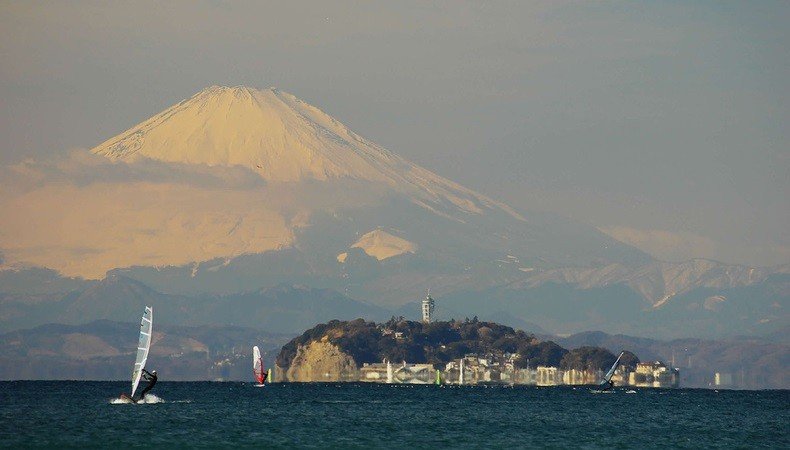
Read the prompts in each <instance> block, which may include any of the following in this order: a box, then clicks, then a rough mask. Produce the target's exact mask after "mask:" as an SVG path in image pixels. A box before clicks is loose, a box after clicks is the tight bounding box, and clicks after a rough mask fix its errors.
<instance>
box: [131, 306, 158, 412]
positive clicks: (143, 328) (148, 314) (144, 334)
mask: <svg viewBox="0 0 790 450" xmlns="http://www.w3.org/2000/svg"><path fill="white" fill-rule="evenodd" d="M153 329H154V310H153V308H151V307H150V306H146V307H145V312H144V313H143V319H142V320H141V321H140V339H139V340H138V341H137V357H136V358H135V360H134V371H132V395H131V397H132V398H134V393H135V391H136V390H137V385H139V384H140V377H141V376H142V375H143V369H144V368H145V363H146V361H148V350H150V348H151V334H152V333H153Z"/></svg>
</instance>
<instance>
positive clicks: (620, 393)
mask: <svg viewBox="0 0 790 450" xmlns="http://www.w3.org/2000/svg"><path fill="white" fill-rule="evenodd" d="M125 388H127V383H126V382H2V383H0V395H1V396H2V397H1V398H0V399H1V400H2V401H0V416H2V418H3V420H2V421H0V445H2V446H8V447H18V446H46V447H50V448H52V447H58V446H61V445H67V446H78V447H80V448H86V447H87V448H91V447H103V448H108V447H122V448H125V447H151V446H159V447H164V446H167V447H168V448H173V447H195V446H197V447H218V446H225V447H228V446H256V447H262V446H265V447H275V448H290V447H294V446H298V447H320V448H341V447H342V448H348V447H352V448H355V447H356V448H362V447H364V448H371V447H398V448H436V447H453V448H480V447H498V448H504V447H508V448H515V447H565V448H568V447H590V448H612V447H615V448H627V447H628V448H636V447H638V448H667V447H674V448H678V447H679V448H701V447H719V448H733V447H767V448H787V447H788V445H790V439H789V438H788V432H787V424H788V420H790V394H788V392H787V391H786V390H782V391H760V392H745V391H712V390H688V389H675V390H653V389H648V390H642V389H639V390H636V392H635V393H626V390H621V389H618V390H616V391H615V392H614V393H610V394H594V393H591V392H590V390H589V389H587V388H581V387H580V388H576V389H573V388H534V387H512V388H511V387H501V386H498V387H485V386H477V387H472V386H464V387H457V386H444V387H436V386H432V385H427V386H426V385H376V384H272V385H268V386H266V387H265V388H256V387H255V386H254V385H253V384H251V383H211V382H196V383H187V382H184V383H173V382H162V383H160V384H158V385H157V387H156V389H155V392H156V394H157V395H158V396H159V397H160V398H161V399H162V403H156V404H146V405H131V404H112V403H111V400H112V398H114V397H117V395H118V393H120V392H122V391H123V390H124V389H125Z"/></svg>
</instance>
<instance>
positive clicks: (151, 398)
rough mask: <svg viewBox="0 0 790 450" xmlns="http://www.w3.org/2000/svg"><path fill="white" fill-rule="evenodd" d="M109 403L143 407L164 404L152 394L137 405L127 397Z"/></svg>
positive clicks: (163, 401)
mask: <svg viewBox="0 0 790 450" xmlns="http://www.w3.org/2000/svg"><path fill="white" fill-rule="evenodd" d="M186 402H191V400H186ZM110 403H111V404H113V405H123V404H129V405H132V404H134V405H145V404H153V403H165V400H164V399H162V398H160V397H157V396H156V395H154V394H147V395H146V396H145V398H143V399H142V400H140V401H138V402H137V403H134V402H132V401H131V400H129V399H128V398H127V397H118V398H114V399H112V400H110ZM171 403H175V402H171Z"/></svg>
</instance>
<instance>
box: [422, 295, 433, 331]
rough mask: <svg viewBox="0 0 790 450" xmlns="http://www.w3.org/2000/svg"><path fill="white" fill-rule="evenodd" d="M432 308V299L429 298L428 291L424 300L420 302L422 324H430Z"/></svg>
mask: <svg viewBox="0 0 790 450" xmlns="http://www.w3.org/2000/svg"><path fill="white" fill-rule="evenodd" d="M433 308H434V302H433V298H431V292H430V291H428V295H427V296H426V297H425V300H423V301H422V321H423V323H431V320H433Z"/></svg>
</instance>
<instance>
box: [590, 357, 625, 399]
mask: <svg viewBox="0 0 790 450" xmlns="http://www.w3.org/2000/svg"><path fill="white" fill-rule="evenodd" d="M623 355H625V351H622V352H620V355H619V356H618V357H617V359H616V360H615V361H614V364H612V367H611V368H610V369H609V371H608V372H606V375H604V376H603V380H601V384H599V385H598V389H596V390H595V391H593V392H599V393H600V392H606V391H610V390H611V389H612V388H613V387H614V383H612V376H614V371H615V370H617V365H618V364H620V359H621V358H622V357H623Z"/></svg>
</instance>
